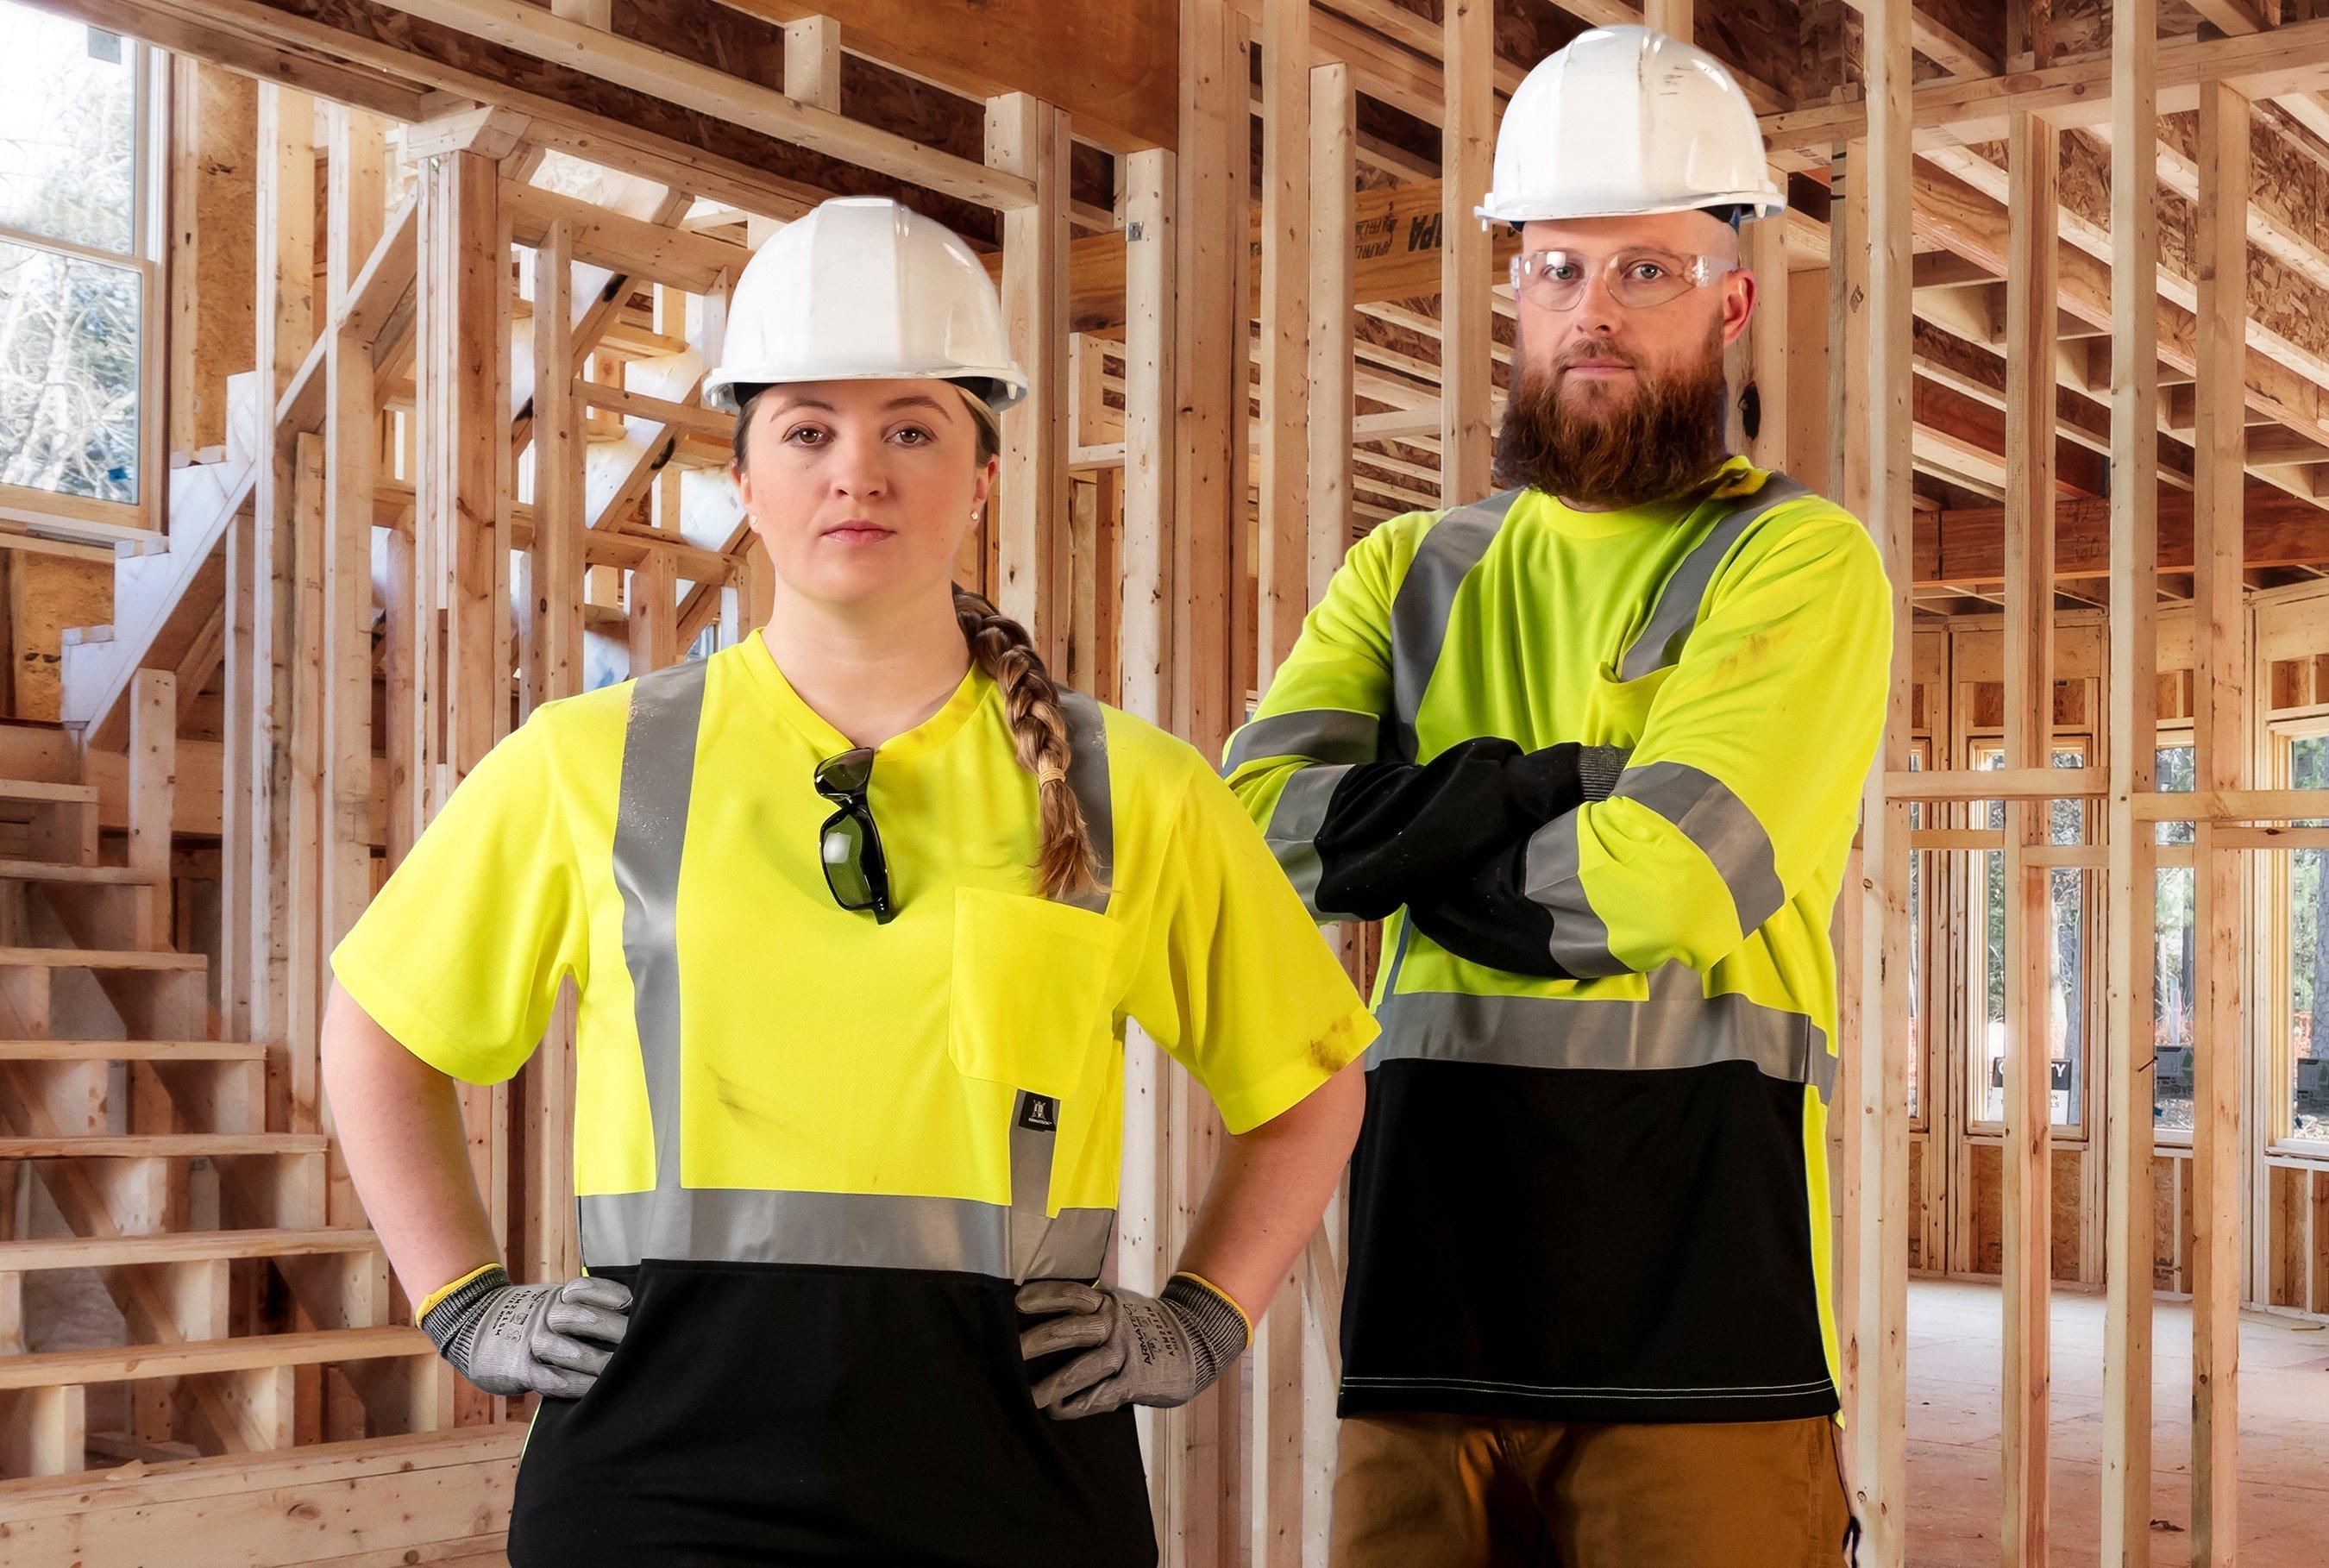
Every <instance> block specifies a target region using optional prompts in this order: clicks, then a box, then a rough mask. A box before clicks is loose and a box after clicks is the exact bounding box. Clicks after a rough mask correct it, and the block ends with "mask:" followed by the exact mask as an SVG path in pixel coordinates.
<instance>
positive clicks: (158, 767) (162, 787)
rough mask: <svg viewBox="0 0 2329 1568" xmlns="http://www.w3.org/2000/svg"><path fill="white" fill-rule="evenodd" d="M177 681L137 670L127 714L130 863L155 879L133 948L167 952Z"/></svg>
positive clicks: (168, 675) (169, 675)
mask: <svg viewBox="0 0 2329 1568" xmlns="http://www.w3.org/2000/svg"><path fill="white" fill-rule="evenodd" d="M177 686H178V681H177V677H176V676H175V675H174V674H172V673H171V672H170V671H167V670H140V671H137V678H136V681H135V683H134V685H133V688H132V693H131V698H130V709H129V850H128V857H127V859H128V864H129V866H130V869H133V870H137V871H143V872H145V873H146V874H147V875H148V876H150V877H152V878H154V885H153V887H151V888H150V889H148V890H147V891H146V895H145V896H144V897H141V898H140V900H139V904H140V913H139V918H138V922H137V945H138V946H139V947H152V948H159V947H166V946H168V945H169V936H170V903H171V897H170V894H171V887H170V839H171V822H172V816H171V808H172V803H173V802H174V799H175V797H176V793H177V785H178V693H177Z"/></svg>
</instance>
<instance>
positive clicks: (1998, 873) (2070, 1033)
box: [1970, 741, 2089, 1128]
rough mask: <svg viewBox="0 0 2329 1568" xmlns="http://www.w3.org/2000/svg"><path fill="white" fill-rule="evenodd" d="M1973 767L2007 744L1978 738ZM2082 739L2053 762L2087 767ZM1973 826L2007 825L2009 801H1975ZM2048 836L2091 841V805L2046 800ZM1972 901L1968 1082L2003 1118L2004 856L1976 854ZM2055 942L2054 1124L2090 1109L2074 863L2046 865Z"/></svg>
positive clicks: (1976, 1105) (2050, 1034)
mask: <svg viewBox="0 0 2329 1568" xmlns="http://www.w3.org/2000/svg"><path fill="white" fill-rule="evenodd" d="M1972 763H1973V765H1974V766H1975V767H1976V768H1990V769H1996V768H2003V767H2004V765H2005V748H2004V745H2003V744H2002V743H1999V742H1994V741H1988V742H1979V743H1976V744H1975V746H1974V751H1973V758H1972ZM2086 764H2087V747H2086V744H2085V743H2084V742H2083V741H2065V742H2062V743H2060V744H2058V745H2057V746H2055V747H2054V752H2053V765H2055V766H2056V767H2062V768H2075V767H2084V766H2085V765H2086ZM1974 821H1975V824H1976V825H1978V826H1983V827H1989V828H1994V829H1998V830H2001V831H2002V830H2003V829H2004V826H2005V803H2004V802H2003V801H1981V802H1977V803H1975V806H1974ZM2046 837H2047V841H2048V842H2049V843H2052V844H2063V845H2069V844H2083V843H2085V842H2086V841H2087V803H2086V802H2084V801H2082V800H2056V801H2052V802H2050V803H2049V811H2048V818H2047V835H2046ZM1973 860H1974V867H1973V883H1974V886H1973V888H1972V893H1973V901H1974V907H1975V909H1977V910H1978V911H1979V912H1980V918H1979V919H1978V921H1976V922H1975V925H1974V929H1973V932H1972V933H1970V935H1971V936H1972V939H1973V940H1975V941H1976V942H1978V943H1979V944H1980V947H1979V951H1978V952H1976V953H1975V954H1974V955H1973V956H1974V958H1975V962H1974V965H1973V969H1974V972H1975V973H1978V974H1979V975H1980V976H1981V977H1982V980H1981V986H1982V1005H1981V1007H1980V1008H1979V1009H1972V1010H1974V1011H1975V1019H1976V1021H1975V1039H1974V1041H1973V1047H1974V1052H1975V1073H1974V1074H1973V1082H1972V1084H1971V1088H1972V1096H1973V1106H1972V1113H1973V1117H1974V1120H1975V1121H1976V1122H1992V1123H1995V1122H2004V1119H2005V895H2006V888H2005V855H2004V851H2003V850H1982V851H1980V852H1979V853H1977V854H1976V855H1975V856H1974V858H1973ZM2045 876H2046V878H2047V883H2048V887H2049V893H2050V896H2049V898H2048V906H2049V908H2050V910H2051V934H2052V941H2051V963H2050V966H2049V967H2050V970H2051V976H2052V980H2051V984H2049V985H2048V987H2047V994H2046V1003H2045V1009H2044V1010H2045V1018H2046V1032H2047V1042H2048V1046H2049V1050H2048V1056H2049V1059H2050V1061H2051V1068H2050V1072H2051V1082H2052V1089H2051V1122H2052V1124H2053V1125H2054V1126H2057V1127H2072V1128H2075V1127H2078V1126H2079V1125H2081V1120H2080V1119H2081V1117H2082V1116H2083V1115H2084V1113H2085V1096H2086V1060H2087V1035H2088V1027H2089V1023H2088V1016H2087V1015H2088V1000H2089V996H2088V967H2087V933H2088V929H2089V920H2088V917H2087V902H2088V888H2087V873H2086V872H2084V871H2082V870H2080V869H2078V868H2076V867H2070V866H2055V867H2051V868H2049V869H2047V870H2046V872H2045Z"/></svg>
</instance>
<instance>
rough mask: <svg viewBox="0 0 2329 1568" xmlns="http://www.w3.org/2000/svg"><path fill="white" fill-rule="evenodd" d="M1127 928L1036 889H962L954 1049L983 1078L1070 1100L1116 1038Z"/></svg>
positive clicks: (952, 1007) (960, 1062) (951, 1021)
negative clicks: (1120, 958) (1118, 976)
mask: <svg viewBox="0 0 2329 1568" xmlns="http://www.w3.org/2000/svg"><path fill="white" fill-rule="evenodd" d="M1123 937H1124V934H1123V928H1122V927H1121V926H1119V925H1117V923H1116V922H1115V921H1114V920H1112V919H1110V918H1109V917H1108V916H1107V915H1100V914H1097V913H1095V912H1093V911H1091V910H1089V909H1079V908H1077V907H1076V906H1073V905H1071V904H1061V903H1059V902H1056V901H1054V900H1052V899H1050V898H1042V897H1035V896H1034V895H1032V894H1028V893H1003V892H997V891H995V890H994V889H992V888H986V887H964V888H960V889H957V892H956V894H955V906H954V977H953V985H952V992H951V999H950V1000H949V1003H948V1028H947V1053H948V1056H950V1057H952V1058H953V1061H954V1065H955V1066H956V1067H957V1069H958V1070H959V1071H961V1072H963V1073H966V1074H967V1075H970V1076H971V1077H974V1078H985V1079H988V1080H990V1081H992V1082H995V1083H1000V1084H1011V1085H1013V1086H1014V1087H1015V1088H1020V1089H1025V1090H1027V1091H1029V1092H1030V1093H1032V1094H1049V1095H1051V1096H1052V1097H1054V1098H1058V1099H1065V1098H1067V1097H1068V1096H1069V1095H1070V1094H1074V1093H1075V1091H1076V1088H1077V1086H1078V1085H1079V1084H1081V1083H1082V1081H1083V1078H1084V1075H1085V1073H1086V1072H1087V1071H1088V1070H1089V1068H1090V1066H1091V1064H1092V1060H1093V1057H1094V1056H1096V1055H1097V1054H1098V1051H1099V1050H1100V1049H1101V1047H1103V1046H1104V1045H1105V1044H1106V1043H1107V1041H1108V1039H1109V1038H1110V1030H1109V1028H1108V1024H1109V1020H1110V1019H1111V1018H1112V1017H1113V1015H1114V1011H1115V1003H1116V988H1115V985H1114V978H1113V977H1114V972H1115V968H1116V955H1117V947H1118V945H1119V944H1121V943H1122V941H1123Z"/></svg>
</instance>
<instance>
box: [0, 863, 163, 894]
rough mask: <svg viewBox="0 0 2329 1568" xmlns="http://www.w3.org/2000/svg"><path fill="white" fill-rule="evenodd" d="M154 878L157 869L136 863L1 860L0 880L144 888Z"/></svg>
mask: <svg viewBox="0 0 2329 1568" xmlns="http://www.w3.org/2000/svg"><path fill="white" fill-rule="evenodd" d="M155 880H156V874H155V873H154V872H152V871H147V870H144V869H140V868H138V867H136V866H75V865H70V864H68V863H66V862H65V861H62V860H6V859H0V881H18V882H99V883H108V884H118V885H120V886H123V887H144V886H147V885H150V884H151V883H153V882H154V881H155Z"/></svg>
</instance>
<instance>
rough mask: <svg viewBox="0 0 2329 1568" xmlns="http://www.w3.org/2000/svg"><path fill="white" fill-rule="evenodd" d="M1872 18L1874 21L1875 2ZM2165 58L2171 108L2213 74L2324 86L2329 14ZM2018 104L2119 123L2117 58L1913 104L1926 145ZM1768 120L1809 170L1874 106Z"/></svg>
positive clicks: (2191, 43) (2232, 82) (2080, 123)
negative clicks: (2114, 80)
mask: <svg viewBox="0 0 2329 1568" xmlns="http://www.w3.org/2000/svg"><path fill="white" fill-rule="evenodd" d="M1870 19H1871V21H1873V20H1874V13H1873V11H1871V13H1870ZM2158 66H2159V70H2158V78H2157V80H2158V83H2159V110H2160V112H2161V113H2162V114H2176V113H2181V112H2183V111H2186V110H2190V109H2193V108H2198V107H2199V103H2200V99H2201V92H2202V85H2203V84H2205V83H2211V82H2221V83H2222V84H2224V85H2225V86H2228V87H2230V88H2233V89H2236V90H2238V91H2239V92H2240V93H2242V94H2243V95H2244V96H2247V97H2249V98H2277V97H2281V96H2284V95H2286V94H2288V93H2293V92H2310V91H2315V90H2318V89H2321V88H2323V87H2324V86H2329V17H2319V18H2315V19H2314V20H2312V21H2307V22H2292V23H2283V24H2282V25H2280V26H2278V27H2276V28H2273V29H2271V30H2270V31H2269V32H2267V33H2251V34H2249V35H2248V36H2246V37H2221V36H2218V37H2191V38H2182V39H2176V40H2173V41H2172V42H2166V43H2163V44H2162V45H2161V46H2160V49H2159V53H2158ZM2017 109H2019V110H2022V111H2024V112H2026V113H2030V114H2034V115H2038V116H2041V117H2043V118H2045V119H2047V120H2048V121H2050V122H2051V123H2052V124H2054V125H2055V126H2057V127H2060V128H2062V129H2066V130H2067V129H2070V128H2071V127H2088V126H2102V125H2107V124H2109V123H2110V118H2111V59H2110V56H2109V55H2108V54H2107V53H2098V54H2095V55H2092V56H2090V57H2089V58H2086V59H2083V60H2078V61H2070V62H2068V63H2065V64H2061V65H2055V66H2050V67H2047V68H2046V69H2044V70H2028V71H2007V72H2004V74H2002V75H1998V76H1992V77H1975V78H1972V79H1959V78H1942V79H1939V80H1933V81H1928V82H1927V83H1925V84H1924V85H1923V86H1921V87H1919V88H1918V89H1916V90H1915V95H1914V99H1913V104H1912V108H1911V112H1912V114H1913V116H1914V131H1915V135H1916V138H1917V143H1918V145H1919V146H1920V147H1924V146H1962V145H1965V144H1967V143H1973V142H1985V141H1996V140H1999V139H2000V138H2002V137H2003V136H2004V135H2005V134H2006V129H2007V127H2006V121H2007V119H2008V117H2010V116H2011V115H2012V114H2013V112H2014V111H2015V110H2017ZM1762 118H1763V136H1764V140H1765V143H1766V145H1767V146H1768V147H1769V149H1770V152H1771V155H1772V157H1773V161H1775V162H1777V163H1779V164H1782V165H1783V166H1786V167H1789V168H1802V167H1805V166H1806V163H1807V162H1808V161H1809V160H1810V158H1811V157H1812V155H1815V153H1816V151H1817V150H1818V149H1821V148H1825V147H1826V146H1829V145H1830V144H1832V143H1834V142H1840V141H1845V140H1849V139H1851V138H1853V137H1854V136H1861V135H1863V134H1865V128H1866V127H1867V125H1868V124H1869V112H1868V109H1867V107H1866V104H1865V103H1864V102H1863V101H1862V100H1858V99H1844V100H1843V101H1841V102H1837V103H1829V104H1818V105H1811V106H1806V107H1801V108H1789V109H1784V110H1781V111H1779V112H1777V113H1774V114H1766V115H1764V116H1763V117H1762Z"/></svg>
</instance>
